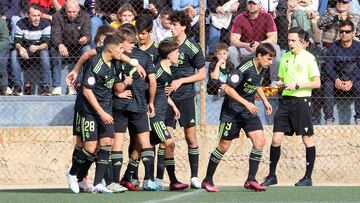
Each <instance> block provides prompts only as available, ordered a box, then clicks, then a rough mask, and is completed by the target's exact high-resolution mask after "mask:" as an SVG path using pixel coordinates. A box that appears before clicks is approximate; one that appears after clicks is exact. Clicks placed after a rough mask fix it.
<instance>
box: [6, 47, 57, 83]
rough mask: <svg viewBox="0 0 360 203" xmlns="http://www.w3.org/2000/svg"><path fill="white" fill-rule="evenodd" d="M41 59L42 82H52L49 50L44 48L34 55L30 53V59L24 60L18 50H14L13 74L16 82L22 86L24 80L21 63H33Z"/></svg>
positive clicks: (12, 59)
mask: <svg viewBox="0 0 360 203" xmlns="http://www.w3.org/2000/svg"><path fill="white" fill-rule="evenodd" d="M38 61H40V84H50V83H51V71H50V57H49V50H48V49H43V50H41V51H38V52H36V53H34V54H33V55H30V54H29V59H28V60H24V59H22V58H20V54H19V52H18V50H16V49H15V50H13V51H12V52H11V76H12V80H13V82H14V84H16V85H19V86H22V85H23V81H22V79H21V71H22V68H21V65H26V66H28V65H32V64H33V63H35V62H38Z"/></svg>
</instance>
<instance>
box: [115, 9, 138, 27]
mask: <svg viewBox="0 0 360 203" xmlns="http://www.w3.org/2000/svg"><path fill="white" fill-rule="evenodd" d="M116 15H117V21H113V22H112V23H110V25H111V26H113V27H114V28H119V27H120V26H121V25H122V24H125V23H131V24H133V25H135V17H136V15H137V14H136V11H135V9H134V7H132V6H131V4H129V3H126V4H124V5H122V6H121V7H120V8H119V10H118V12H117V14H116Z"/></svg>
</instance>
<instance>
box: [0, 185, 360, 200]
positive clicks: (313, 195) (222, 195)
mask: <svg viewBox="0 0 360 203" xmlns="http://www.w3.org/2000/svg"><path fill="white" fill-rule="evenodd" d="M220 189H221V192H219V193H208V192H206V191H205V190H190V189H189V190H185V191H180V192H170V191H162V192H145V191H139V192H125V193H120V194H110V195H107V194H88V193H82V194H73V193H71V192H70V191H69V190H68V189H16V190H0V202H1V203H3V202H4V203H5V202H6V203H12V202H26V203H30V202H34V203H40V202H49V203H56V202H67V203H73V202H74V203H91V202H99V203H100V202H116V203H119V202H121V203H129V202H146V203H155V202H172V203H173V202H226V203H229V202H251V203H253V202H254V203H255V202H291V203H292V202H360V187H350V186H348V187H341V186H329V187H325V186H321V187H320V186H319V187H270V188H269V189H268V190H267V191H265V192H252V191H248V190H245V189H244V188H243V187H240V186H238V187H235V186H227V187H220Z"/></svg>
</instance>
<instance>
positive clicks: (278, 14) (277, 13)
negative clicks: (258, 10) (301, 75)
mask: <svg viewBox="0 0 360 203" xmlns="http://www.w3.org/2000/svg"><path fill="white" fill-rule="evenodd" d="M287 9H288V1H287V0H279V2H278V4H277V5H276V7H275V10H270V12H269V13H270V14H271V15H272V16H273V17H274V21H275V24H276V27H277V29H278V30H282V32H278V39H277V44H278V45H279V46H280V48H281V49H282V50H287V49H288V42H287V33H286V32H285V30H288V27H289V21H288V20H287V18H286V13H287Z"/></svg>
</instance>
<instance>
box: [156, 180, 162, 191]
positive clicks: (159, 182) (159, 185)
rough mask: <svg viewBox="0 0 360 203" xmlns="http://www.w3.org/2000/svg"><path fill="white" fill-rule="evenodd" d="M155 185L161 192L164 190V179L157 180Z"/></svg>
mask: <svg viewBox="0 0 360 203" xmlns="http://www.w3.org/2000/svg"><path fill="white" fill-rule="evenodd" d="M155 183H156V185H157V187H158V189H159V190H164V181H163V179H159V178H156V180H155Z"/></svg>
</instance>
